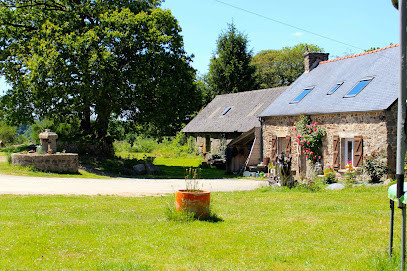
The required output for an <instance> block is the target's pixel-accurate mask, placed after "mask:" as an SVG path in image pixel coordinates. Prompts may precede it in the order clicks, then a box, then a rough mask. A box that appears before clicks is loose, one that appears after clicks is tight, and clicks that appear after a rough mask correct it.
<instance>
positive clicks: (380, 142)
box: [263, 104, 397, 176]
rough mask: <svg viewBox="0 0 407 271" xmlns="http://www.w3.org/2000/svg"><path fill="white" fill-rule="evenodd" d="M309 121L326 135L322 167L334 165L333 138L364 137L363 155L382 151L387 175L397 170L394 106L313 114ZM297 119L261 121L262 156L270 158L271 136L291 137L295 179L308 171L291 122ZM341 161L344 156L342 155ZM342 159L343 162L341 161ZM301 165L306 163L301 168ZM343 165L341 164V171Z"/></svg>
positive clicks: (272, 118) (395, 108)
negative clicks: (350, 111) (318, 126)
mask: <svg viewBox="0 0 407 271" xmlns="http://www.w3.org/2000/svg"><path fill="white" fill-rule="evenodd" d="M310 117H311V121H312V122H317V123H318V125H320V126H321V127H323V128H325V129H326V131H327V135H326V137H325V138H324V140H323V160H322V164H323V166H324V168H326V167H327V166H333V136H334V135H338V136H339V137H340V138H341V139H345V138H353V137H354V136H362V137H363V155H369V154H371V153H372V152H373V151H385V152H386V153H387V157H388V158H387V163H388V166H389V168H390V173H391V174H394V173H395V168H396V160H395V158H396V139H397V105H396V104H395V105H393V106H392V107H391V108H390V110H386V111H379V112H363V113H341V114H323V115H312V116H310ZM297 120H298V116H289V117H267V118H264V121H263V146H264V147H263V155H264V157H270V153H271V137H272V136H273V135H275V136H277V137H281V138H282V137H286V136H290V137H291V144H292V145H291V146H292V147H291V152H292V157H293V161H292V168H293V170H295V171H296V174H297V176H299V174H301V173H305V174H306V173H307V172H309V166H308V161H306V159H305V157H304V155H303V154H300V152H301V149H300V147H299V145H298V143H297V141H296V136H297V133H296V131H295V130H294V126H293V123H294V122H295V121H297ZM341 158H343V154H341ZM341 160H342V159H341ZM304 164H306V165H305V166H304ZM343 167H344V164H343V163H341V168H343Z"/></svg>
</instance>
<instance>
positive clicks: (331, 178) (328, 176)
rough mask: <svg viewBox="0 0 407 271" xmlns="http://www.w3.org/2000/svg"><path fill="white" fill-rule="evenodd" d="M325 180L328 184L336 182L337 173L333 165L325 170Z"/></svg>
mask: <svg viewBox="0 0 407 271" xmlns="http://www.w3.org/2000/svg"><path fill="white" fill-rule="evenodd" d="M324 181H325V182H326V183H327V184H331V183H336V174H335V172H334V170H333V168H332V167H331V166H328V167H327V168H326V169H325V170H324Z"/></svg>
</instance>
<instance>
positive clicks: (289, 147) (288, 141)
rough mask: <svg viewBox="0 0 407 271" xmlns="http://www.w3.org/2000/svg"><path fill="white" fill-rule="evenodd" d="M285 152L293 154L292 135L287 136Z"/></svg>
mask: <svg viewBox="0 0 407 271" xmlns="http://www.w3.org/2000/svg"><path fill="white" fill-rule="evenodd" d="M285 154H286V155H287V156H289V155H291V136H286V137H285Z"/></svg>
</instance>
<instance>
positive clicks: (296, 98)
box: [290, 88, 313, 104]
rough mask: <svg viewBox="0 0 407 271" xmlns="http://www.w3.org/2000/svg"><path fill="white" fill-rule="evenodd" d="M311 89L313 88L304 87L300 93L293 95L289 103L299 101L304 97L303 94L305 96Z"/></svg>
mask: <svg viewBox="0 0 407 271" xmlns="http://www.w3.org/2000/svg"><path fill="white" fill-rule="evenodd" d="M312 89H313V88H306V89H304V90H303V91H302V92H301V93H300V95H298V96H297V97H295V99H294V100H292V101H291V102H290V104H294V103H298V102H300V101H301V100H302V99H304V97H305V96H307V94H308V93H310V92H311V90H312Z"/></svg>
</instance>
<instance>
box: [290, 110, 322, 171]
mask: <svg viewBox="0 0 407 271" xmlns="http://www.w3.org/2000/svg"><path fill="white" fill-rule="evenodd" d="M294 130H296V132H297V143H298V144H299V145H300V146H301V151H302V153H303V154H305V157H306V158H307V159H308V160H309V161H310V163H311V164H312V165H315V163H317V162H320V161H321V158H322V150H321V149H322V138H323V137H324V136H325V135H326V131H325V129H324V128H322V127H320V126H318V123H317V122H313V123H312V122H311V119H310V117H309V116H304V115H300V120H299V121H296V122H294Z"/></svg>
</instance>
